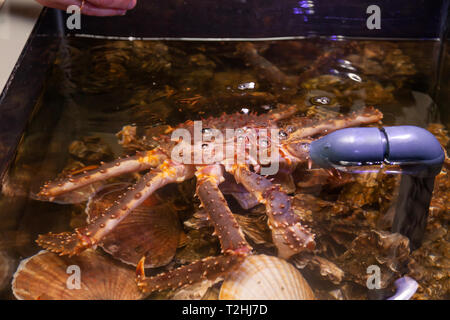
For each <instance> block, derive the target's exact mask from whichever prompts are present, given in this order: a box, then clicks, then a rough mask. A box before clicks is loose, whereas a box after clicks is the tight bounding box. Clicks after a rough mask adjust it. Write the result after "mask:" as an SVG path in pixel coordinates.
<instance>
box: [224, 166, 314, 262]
mask: <svg viewBox="0 0 450 320" xmlns="http://www.w3.org/2000/svg"><path fill="white" fill-rule="evenodd" d="M230 171H231V173H232V174H233V175H234V177H235V179H236V181H237V182H238V183H242V184H243V185H244V187H245V188H246V189H247V190H248V191H250V192H251V193H252V194H254V195H255V196H256V197H257V198H258V200H259V202H260V203H262V204H264V205H265V206H266V212H267V215H268V222H267V223H268V225H269V228H270V229H271V230H272V238H273V242H274V244H275V245H276V247H277V248H278V255H279V256H280V257H282V258H285V259H288V258H290V257H291V256H292V255H294V254H296V253H298V252H300V251H302V250H305V249H309V250H312V249H314V247H315V242H314V235H313V234H311V232H310V231H309V230H307V229H306V228H305V227H303V226H302V225H301V224H300V218H299V217H298V216H297V215H296V214H295V213H294V211H293V210H292V208H291V201H290V198H289V196H288V195H287V194H286V193H285V192H283V191H282V190H281V187H280V186H278V185H274V184H272V182H270V180H268V179H266V178H264V177H262V176H260V175H258V174H256V173H254V172H251V171H250V170H249V169H248V168H247V167H246V166H244V165H234V166H233V167H232V168H231V169H230Z"/></svg>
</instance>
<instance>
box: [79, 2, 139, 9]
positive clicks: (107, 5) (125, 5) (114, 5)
mask: <svg viewBox="0 0 450 320" xmlns="http://www.w3.org/2000/svg"><path fill="white" fill-rule="evenodd" d="M87 2H88V3H90V4H92V5H94V6H96V7H99V8H103V9H123V10H131V9H133V8H134V7H135V6H136V0H89V1H87Z"/></svg>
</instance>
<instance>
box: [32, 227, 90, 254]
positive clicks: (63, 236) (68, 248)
mask: <svg viewBox="0 0 450 320" xmlns="http://www.w3.org/2000/svg"><path fill="white" fill-rule="evenodd" d="M36 243H37V244H38V245H39V246H41V247H43V248H44V249H46V250H48V251H51V252H53V253H57V254H59V255H60V256H63V255H68V256H69V257H71V256H73V255H76V254H79V253H81V252H82V251H84V250H85V249H87V248H90V247H92V246H93V243H92V241H91V239H90V238H88V237H87V236H83V235H80V234H79V233H70V232H62V233H57V234H55V233H51V232H50V233H47V234H43V235H39V237H38V239H37V240H36Z"/></svg>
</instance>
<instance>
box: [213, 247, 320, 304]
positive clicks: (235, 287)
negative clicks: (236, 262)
mask: <svg viewBox="0 0 450 320" xmlns="http://www.w3.org/2000/svg"><path fill="white" fill-rule="evenodd" d="M314 299H315V297H314V293H313V291H312V290H311V288H310V286H309V285H308V283H307V282H306V280H305V278H303V276H302V275H301V273H300V271H298V270H297V269H296V268H295V267H294V266H292V265H291V264H289V263H288V262H286V261H284V260H281V259H279V258H277V257H271V256H266V255H255V256H250V257H248V258H247V259H246V260H245V261H244V262H243V263H242V264H241V265H240V266H239V268H238V269H236V270H235V271H233V272H232V273H231V274H230V275H229V276H228V277H227V278H226V279H225V281H224V282H223V284H222V287H221V288H220V293H219V300H314Z"/></svg>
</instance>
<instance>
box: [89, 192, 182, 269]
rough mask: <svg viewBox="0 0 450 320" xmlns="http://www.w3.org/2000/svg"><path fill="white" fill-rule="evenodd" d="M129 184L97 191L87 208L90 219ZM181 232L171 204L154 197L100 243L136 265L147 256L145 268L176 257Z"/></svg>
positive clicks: (111, 202) (111, 203) (110, 202)
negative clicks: (160, 201)
mask: <svg viewBox="0 0 450 320" xmlns="http://www.w3.org/2000/svg"><path fill="white" fill-rule="evenodd" d="M128 186H129V184H127V183H116V184H111V185H108V186H105V187H104V188H103V189H101V190H100V191H99V192H97V193H96V194H95V195H94V196H93V197H92V198H91V199H90V200H89V203H88V205H87V207H86V212H87V214H88V220H90V219H95V218H96V217H98V216H99V215H100V214H101V213H103V212H104V211H105V210H106V209H107V208H109V207H110V206H111V205H113V203H114V201H115V200H117V199H118V196H119V195H121V194H123V192H124V191H125V190H126V187H128ZM181 232H182V230H181V223H180V220H179V218H178V215H177V213H176V212H175V210H174V209H173V207H172V206H171V204H170V203H158V200H157V199H156V197H150V198H148V199H146V200H145V201H144V203H142V204H141V205H140V206H139V207H137V208H136V209H134V210H133V211H132V212H131V213H130V214H129V215H128V216H127V217H126V218H125V219H123V221H121V222H120V223H119V225H117V227H116V228H114V230H113V231H111V232H110V233H109V234H108V235H106V236H105V237H104V238H103V239H102V243H101V244H100V246H101V247H102V248H103V249H104V250H105V251H106V252H108V253H109V254H111V255H112V256H113V257H114V258H116V259H119V260H120V261H122V262H124V263H127V264H131V265H133V266H136V265H137V263H138V262H139V260H140V259H141V258H142V257H143V256H145V267H146V268H156V267H160V266H164V265H167V264H168V263H169V262H170V261H171V260H172V259H173V257H174V256H175V253H176V250H177V247H178V243H179V240H180V234H181Z"/></svg>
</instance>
